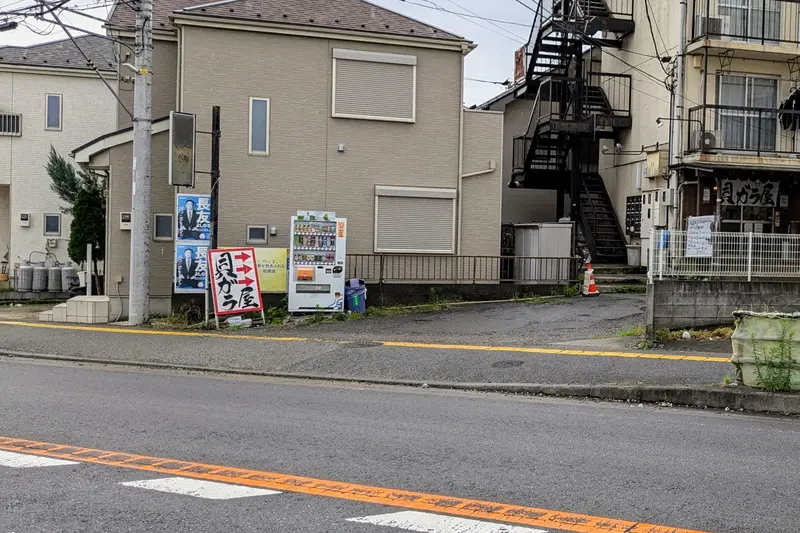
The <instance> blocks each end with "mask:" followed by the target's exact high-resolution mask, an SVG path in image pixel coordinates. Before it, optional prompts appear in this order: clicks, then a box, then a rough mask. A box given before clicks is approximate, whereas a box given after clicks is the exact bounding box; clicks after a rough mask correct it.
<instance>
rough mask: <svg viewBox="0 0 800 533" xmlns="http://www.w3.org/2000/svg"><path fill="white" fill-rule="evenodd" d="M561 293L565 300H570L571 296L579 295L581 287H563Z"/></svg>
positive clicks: (571, 285) (570, 285)
mask: <svg viewBox="0 0 800 533" xmlns="http://www.w3.org/2000/svg"><path fill="white" fill-rule="evenodd" d="M561 293H562V294H563V295H564V296H565V297H567V298H572V297H573V296H577V295H579V294H580V293H581V286H580V285H578V284H577V283H570V284H569V285H564V287H563V288H562V289H561Z"/></svg>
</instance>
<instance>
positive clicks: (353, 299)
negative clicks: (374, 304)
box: [344, 279, 367, 315]
mask: <svg viewBox="0 0 800 533" xmlns="http://www.w3.org/2000/svg"><path fill="white" fill-rule="evenodd" d="M344 298H345V301H346V302H347V310H348V311H350V312H351V313H359V314H362V315H363V314H364V313H366V312H367V286H366V285H365V284H364V280H363V279H351V280H348V281H347V285H345V287H344Z"/></svg>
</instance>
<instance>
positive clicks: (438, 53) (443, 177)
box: [74, 0, 503, 316]
mask: <svg viewBox="0 0 800 533" xmlns="http://www.w3.org/2000/svg"><path fill="white" fill-rule="evenodd" d="M133 21H134V16H133V13H132V12H131V11H130V10H129V9H128V8H127V7H126V6H125V5H124V4H119V5H118V6H117V7H116V8H115V9H114V11H113V12H112V14H111V16H110V18H109V21H108V23H107V29H108V31H109V32H110V33H111V34H112V35H115V36H118V37H119V38H121V39H123V40H124V39H131V38H132V35H133V34H132V25H133ZM154 29H155V30H156V31H155V33H156V40H155V49H154V68H153V72H154V75H153V83H154V85H153V97H154V105H153V116H154V118H156V117H165V116H166V115H168V113H169V112H170V111H171V110H177V111H183V112H189V113H194V114H196V116H197V129H198V131H209V130H210V129H211V124H210V121H211V109H212V106H215V105H217V106H220V108H221V129H222V138H221V154H220V169H221V178H220V190H219V233H218V237H219V243H220V245H222V246H240V245H242V246H243V245H247V244H248V231H249V230H248V227H250V226H263V227H267V228H275V229H276V232H275V234H269V235H268V236H267V241H268V242H267V243H266V246H268V247H288V245H289V221H290V217H291V216H293V215H294V214H296V212H297V211H298V210H302V209H310V210H326V211H334V212H336V214H337V216H342V217H346V218H347V219H348V242H347V251H348V253H349V254H368V255H371V254H378V253H392V252H400V251H402V252H407V253H425V254H428V255H431V256H456V255H474V256H499V253H500V222H501V215H500V213H501V191H502V174H503V169H502V157H501V155H502V151H503V147H502V128H503V116H502V114H501V113H493V112H480V111H470V110H465V109H464V106H463V78H464V57H465V56H466V55H467V54H468V53H469V52H470V51H471V50H472V49H473V48H474V47H475V45H474V44H473V43H471V42H470V41H468V40H466V39H464V38H462V37H460V36H457V35H454V34H451V33H449V32H447V31H445V30H442V29H439V28H435V27H433V26H430V25H428V24H424V23H422V22H419V21H416V20H413V19H410V18H408V17H405V16H402V15H399V14H397V13H394V12H392V11H390V10H387V9H385V8H382V7H378V6H375V5H373V4H370V3H369V2H366V1H363V0H343V1H341V2H336V3H332V2H315V3H311V4H309V3H298V2H294V1H290V0H273V1H269V2H253V1H250V0H226V1H220V2H212V3H207V4H198V3H197V2H186V1H184V0H180V1H177V0H158V1H156V2H155V15H154ZM125 53H126V52H125V50H124V49H121V50H120V54H121V55H122V60H123V61H125ZM130 88H131V87H130V84H129V82H127V81H126V80H125V79H122V80H121V83H120V89H121V94H123V95H126V97H127V98H129V99H130V95H131V94H132V93H131V92H130V91H129V89H130ZM129 126H130V120H129V118H128V116H127V114H122V113H120V114H118V124H117V127H118V129H117V131H116V132H110V134H109V135H106V136H104V137H103V138H100V139H97V140H96V141H95V142H94V143H88V144H86V145H84V146H81V147H79V148H77V149H75V150H74V155H75V158H76V160H78V161H80V162H82V163H85V164H89V165H90V166H92V167H96V168H103V169H106V170H107V171H108V172H109V174H110V179H109V202H108V210H109V212H108V220H109V221H110V224H109V227H108V235H107V249H108V254H107V255H108V257H109V261H108V263H109V264H108V267H107V268H108V271H107V275H106V279H107V280H108V283H109V286H108V287H107V289H108V294H112V295H116V294H119V301H121V303H122V308H121V309H118V310H117V311H118V312H121V313H122V314H123V315H124V314H125V313H126V306H127V294H128V283H127V282H128V273H129V264H130V263H129V261H130V257H129V249H130V232H127V231H123V230H121V229H120V228H119V224H118V220H119V216H120V213H121V212H128V211H130V209H131V143H130V141H131V134H130V131H129V130H128V129H126V128H129ZM167 130H168V124H167V121H162V122H156V123H154V129H153V162H152V175H153V184H152V212H153V214H154V217H156V216H165V217H168V216H171V214H172V213H174V209H175V208H174V204H175V194H176V192H186V189H184V190H183V191H176V188H174V187H171V186H169V185H168V183H167V142H168V131H167ZM209 148H210V142H209V141H208V139H207V138H204V137H203V136H202V135H198V146H197V170H198V171H202V170H207V169H208V168H209V165H210V150H209ZM208 190H209V182H208V179H207V177H206V176H205V175H203V174H198V179H197V183H196V188H195V189H194V191H195V192H197V193H204V192H208ZM134 216H135V214H134ZM400 221H404V222H402V223H401V222H400ZM152 222H153V227H154V228H155V227H156V224H155V222H156V221H155V218H154V220H153V221H152ZM173 238H174V236H173V235H156V234H154V235H153V241H152V245H151V257H150V296H151V310H152V311H153V312H154V313H159V312H166V311H168V309H169V306H170V302H171V297H172V280H173V274H172V272H173V266H174V259H173V242H172V239H173ZM261 246H264V244H261ZM115 279H117V280H121V281H120V282H119V283H117V281H115ZM117 305H118V304H117ZM117 311H114V310H112V316H114V315H115V314H117Z"/></svg>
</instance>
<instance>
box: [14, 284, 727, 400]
mask: <svg viewBox="0 0 800 533" xmlns="http://www.w3.org/2000/svg"><path fill="white" fill-rule="evenodd" d="M643 308H644V300H643V298H641V296H639V295H605V296H603V297H602V298H595V299H581V298H573V299H571V300H567V301H565V302H559V303H549V304H525V303H511V304H488V305H476V306H463V307H456V308H450V309H448V310H446V311H442V312H436V313H427V314H418V315H408V316H393V317H382V318H368V319H363V320H356V321H346V322H326V323H322V324H317V325H309V326H299V327H295V328H271V329H270V328H268V329H254V330H242V331H238V332H233V333H225V332H222V333H209V332H157V331H153V330H145V331H136V330H133V329H129V328H122V327H113V326H111V327H109V328H93V327H79V326H77V327H74V326H66V325H65V326H58V325H52V324H51V325H45V324H36V323H31V324H29V325H9V324H8V323H2V322H0V353H2V352H6V353H8V352H26V353H37V354H51V355H58V356H68V357H75V358H81V359H103V360H114V361H131V362H136V363H157V364H167V365H178V366H191V367H210V368H215V369H230V370H248V371H257V372H265V373H287V374H311V375H316V376H319V375H325V376H338V377H353V378H374V379H391V380H415V381H421V382H423V381H424V382H459V383H476V382H478V383H538V384H545V383H546V384H582V385H599V384H615V385H637V384H646V385H701V386H708V385H714V384H719V383H721V382H722V380H723V379H724V377H725V376H726V375H730V376H732V375H733V374H734V369H733V366H732V365H731V364H730V363H727V355H726V354H720V353H715V354H708V353H696V352H694V353H691V354H688V353H683V352H671V351H666V350H661V351H651V352H647V351H643V350H637V349H636V348H635V343H636V339H633V338H630V339H619V338H617V339H615V340H613V341H608V340H592V338H593V337H598V338H608V337H613V336H614V335H615V334H616V333H618V332H619V331H622V330H625V329H629V328H631V327H633V326H638V325H641V323H642V314H643ZM2 320H3V318H0V321H2ZM6 322H8V321H6ZM597 346H599V348H597ZM687 355H688V356H689V357H684V356H687ZM707 356H711V357H710V358H709V357H707Z"/></svg>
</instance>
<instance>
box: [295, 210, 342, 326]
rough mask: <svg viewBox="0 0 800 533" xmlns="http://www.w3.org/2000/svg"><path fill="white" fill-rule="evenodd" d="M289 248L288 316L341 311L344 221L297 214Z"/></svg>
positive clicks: (326, 215)
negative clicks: (310, 312) (289, 314)
mask: <svg viewBox="0 0 800 533" xmlns="http://www.w3.org/2000/svg"><path fill="white" fill-rule="evenodd" d="M291 230H292V231H291V244H290V248H289V261H290V271H289V312H290V313H302V312H307V311H326V312H335V311H344V266H345V264H344V263H345V256H346V251H345V250H346V248H345V245H346V241H347V220H346V219H344V218H336V214H335V213H331V212H319V211H298V213H297V216H294V217H292V227H291Z"/></svg>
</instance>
